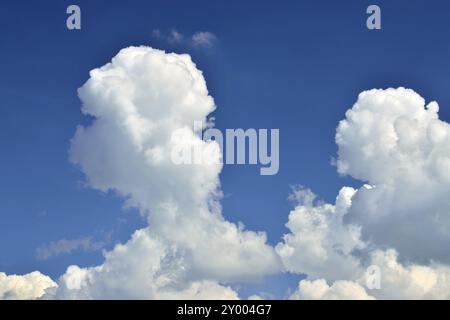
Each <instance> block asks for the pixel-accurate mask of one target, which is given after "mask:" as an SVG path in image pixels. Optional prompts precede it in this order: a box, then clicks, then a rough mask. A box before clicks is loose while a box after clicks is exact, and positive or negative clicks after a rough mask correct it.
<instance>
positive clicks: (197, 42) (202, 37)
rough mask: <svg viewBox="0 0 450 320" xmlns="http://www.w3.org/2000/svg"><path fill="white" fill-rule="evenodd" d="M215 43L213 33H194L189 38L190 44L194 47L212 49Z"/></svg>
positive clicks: (215, 38)
mask: <svg viewBox="0 0 450 320" xmlns="http://www.w3.org/2000/svg"><path fill="white" fill-rule="evenodd" d="M216 41H217V37H216V36H215V35H214V34H213V33H211V32H208V31H200V32H196V33H194V35H193V36H192V37H191V43H192V45H193V46H195V47H201V46H205V47H212V46H213V45H214V43H215V42H216Z"/></svg>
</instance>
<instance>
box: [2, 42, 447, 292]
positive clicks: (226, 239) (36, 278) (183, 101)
mask: <svg viewBox="0 0 450 320" xmlns="http://www.w3.org/2000/svg"><path fill="white" fill-rule="evenodd" d="M79 96H80V99H81V101H82V103H83V106H82V112H83V113H84V114H86V115H89V116H91V117H92V122H91V123H90V125H87V126H85V127H82V126H80V127H78V128H77V130H76V133H75V136H74V137H73V139H72V141H71V149H70V160H71V161H72V162H73V163H74V164H76V165H77V166H79V168H80V170H82V171H83V172H84V174H85V176H86V180H87V184H88V185H89V186H90V187H92V188H94V189H97V190H101V191H104V192H114V193H116V194H118V195H120V196H121V197H123V198H124V199H125V202H126V205H127V206H130V207H135V208H138V209H139V211H140V212H141V214H142V215H143V216H144V217H145V218H146V219H147V221H148V226H147V227H145V228H142V229H140V230H136V231H135V232H134V233H133V235H132V236H131V239H130V240H129V241H128V242H126V243H124V244H117V245H116V246H115V247H114V248H113V249H112V250H111V251H107V252H104V257H105V260H104V262H103V263H102V264H101V265H98V266H94V267H79V266H76V265H74V266H70V267H69V268H68V269H67V271H66V272H65V273H64V274H63V275H62V276H61V277H60V279H59V280H58V285H57V284H56V283H55V282H53V281H52V280H51V279H50V278H48V277H46V276H44V275H42V274H40V273H39V272H33V273H30V274H27V275H24V276H16V275H10V276H8V275H6V274H3V273H0V298H4V299H6V298H12V299H33V298H44V299H54V298H57V299H58V298H59V299H61V298H62V299H79V298H82V299H116V298H125V299H126V298H134V299H169V298H170V299H203V298H207V299H237V298H239V296H238V293H237V292H236V291H234V290H233V289H232V288H231V287H230V284H232V283H234V282H240V281H247V280H251V279H255V278H262V277H264V276H265V275H268V274H271V273H276V272H280V271H281V270H285V271H288V272H292V273H297V274H304V275H306V277H307V278H306V279H304V280H302V281H300V283H299V286H298V288H297V289H296V291H295V292H294V293H293V294H292V295H291V296H290V298H291V299H374V298H376V299H399V298H406V299H448V298H450V280H449V279H450V267H449V265H448V263H450V255H449V254H448V252H449V247H448V246H449V243H450V242H449V240H450V232H449V230H450V214H449V212H450V210H449V209H450V202H449V201H447V197H446V195H447V193H448V191H449V189H450V188H449V187H450V178H449V174H448V172H450V170H449V169H450V167H449V164H450V127H449V124H447V123H446V122H444V121H441V120H439V117H438V110H439V107H438V105H437V103H436V102H431V103H429V104H425V101H424V99H423V98H422V97H420V96H419V95H418V94H417V93H415V92H414V91H412V90H408V89H404V88H398V89H386V90H375V89H374V90H370V91H365V92H362V93H361V94H360V95H359V97H358V100H357V102H356V103H355V104H354V106H353V107H352V108H351V109H350V110H349V111H347V113H346V117H345V119H344V120H342V121H341V122H340V124H339V126H338V128H337V130H336V143H337V145H338V158H337V160H336V165H337V169H338V172H339V173H340V174H342V175H350V176H352V177H353V178H355V179H357V180H360V181H361V187H360V188H358V189H355V188H350V187H343V188H342V189H341V190H340V192H339V194H338V196H337V197H336V201H335V203H333V204H330V203H325V202H322V201H318V200H317V197H316V195H315V194H314V193H313V192H312V191H311V190H309V189H306V188H303V187H300V188H295V189H294V190H293V193H292V195H291V196H290V200H291V201H294V203H295V208H294V209H293V210H292V211H291V212H290V213H289V217H288V222H287V224H286V227H287V228H288V232H287V233H286V234H285V235H284V236H283V238H282V240H281V241H280V243H278V244H277V245H276V247H275V248H273V247H271V246H270V245H268V244H267V239H266V235H265V234H264V233H263V232H254V231H249V230H246V229H245V227H244V226H243V225H242V224H235V223H231V222H229V221H227V220H226V219H225V217H224V216H223V214H222V210H221V205H220V198H221V188H220V181H219V174H220V172H221V170H222V165H221V164H220V161H216V160H217V157H219V156H220V154H219V152H203V151H206V150H209V151H210V150H211V149H212V150H216V151H218V149H219V146H218V145H217V143H216V142H215V141H203V140H201V139H200V137H199V135H198V134H199V131H200V130H201V128H200V129H194V128H193V123H194V121H201V122H202V123H209V121H208V119H207V117H208V115H209V114H210V113H211V112H212V111H213V110H214V109H215V104H214V100H213V98H212V97H211V96H210V95H209V93H208V90H207V87H206V83H205V79H204V78H203V75H202V73H201V71H199V70H198V69H197V68H196V66H195V64H194V63H193V62H192V61H191V58H190V56H189V55H179V54H173V53H165V52H164V51H160V50H156V49H152V48H148V47H130V48H126V49H123V50H121V51H120V52H119V53H118V54H117V55H116V56H115V57H114V58H113V59H112V61H111V62H110V63H108V64H106V65H104V66H103V67H100V68H97V69H94V70H92V71H91V72H90V78H89V80H88V81H87V82H86V83H85V84H84V85H83V86H82V87H81V88H80V89H79ZM173 132H177V133H178V134H179V137H178V139H174V138H173V135H172V133H173ZM180 146H183V148H186V146H188V147H192V148H196V149H198V150H200V153H202V154H203V155H206V156H207V157H210V159H209V160H211V161H203V162H202V164H192V165H177V164H175V163H174V162H172V161H171V156H172V150H173V149H174V148H177V147H180ZM80 246H81V247H83V244H81V245H80V244H79V243H78V244H77V243H75V244H73V243H62V244H61V243H55V244H53V245H51V246H49V247H48V248H46V250H43V252H45V253H48V254H47V256H49V255H51V254H56V253H59V252H64V250H65V251H68V250H69V251H70V250H72V249H73V248H78V247H80ZM61 248H63V249H61ZM61 250H62V251H61ZM44 255H45V254H44ZM373 265H374V266H377V268H378V269H379V271H380V277H381V278H380V288H379V289H369V288H367V286H366V281H367V274H366V270H367V267H369V266H373ZM258 297H259V296H256V295H254V296H251V298H258Z"/></svg>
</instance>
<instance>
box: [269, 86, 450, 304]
mask: <svg viewBox="0 0 450 320" xmlns="http://www.w3.org/2000/svg"><path fill="white" fill-rule="evenodd" d="M438 110H439V108H438V105H437V103H436V102H431V103H429V104H428V105H425V101H424V99H423V98H422V97H420V96H419V95H418V94H416V93H415V92H414V91H412V90H408V89H404V88H398V89H387V90H370V91H365V92H362V93H361V94H360V95H359V98H358V101H357V102H356V103H355V105H354V106H353V108H352V109H350V110H349V111H347V113H346V119H344V120H343V121H341V122H340V124H339V126H338V128H337V132H336V142H337V144H338V147H339V151H338V159H337V168H338V171H339V173H341V174H346V175H351V176H352V177H354V178H355V179H358V180H361V181H363V182H365V183H366V184H365V185H363V186H362V187H361V188H360V189H358V190H354V189H351V188H347V187H344V188H343V189H342V190H341V192H340V193H339V195H338V197H337V200H336V204H335V205H330V204H313V203H312V202H311V201H310V202H309V203H306V204H305V203H299V205H298V206H297V207H296V208H295V209H294V210H293V211H292V212H291V214H290V215H289V222H288V224H287V227H288V228H289V230H290V233H289V234H286V235H285V236H284V239H283V242H281V243H280V244H278V245H277V251H278V253H279V254H280V256H281V257H282V259H283V261H284V263H285V264H286V265H287V267H288V268H289V270H290V271H292V272H297V273H306V274H307V275H308V277H309V278H311V279H312V280H313V281H311V280H304V281H302V282H300V284H299V288H298V291H297V292H296V293H294V294H293V295H292V298H302V297H307V298H308V297H312V298H314V297H316V298H349V297H350V298H351V297H355V298H371V297H372V296H373V297H376V298H426V299H429V298H450V281H449V279H450V268H449V267H447V264H448V263H449V260H450V251H449V244H450V242H449V240H450V231H449V230H450V202H449V201H448V200H447V198H448V197H446V195H447V194H448V192H449V191H450V180H449V177H448V174H449V172H450V171H449V170H450V167H449V165H450V126H449V125H448V124H447V123H445V122H443V121H441V120H439V118H438ZM303 192H310V191H303ZM307 198H308V199H311V198H312V196H309V197H307ZM305 252H306V253H307V254H306V256H305ZM369 265H373V266H376V267H377V268H378V270H380V276H381V281H380V288H379V289H373V290H370V297H369V296H366V294H365V293H364V291H362V290H365V289H364V287H363V286H365V285H366V280H367V276H366V274H365V271H366V267H368V266H369ZM321 278H322V279H321ZM339 280H344V281H346V282H342V281H339Z"/></svg>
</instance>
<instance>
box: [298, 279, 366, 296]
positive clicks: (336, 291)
mask: <svg viewBox="0 0 450 320" xmlns="http://www.w3.org/2000/svg"><path fill="white" fill-rule="evenodd" d="M290 299H292V300H373V299H374V297H372V296H370V295H368V294H367V292H366V290H365V289H364V287H362V286H361V285H360V284H358V283H355V282H352V281H336V282H334V283H333V284H332V285H331V286H329V285H328V284H327V282H326V281H325V280H324V279H318V280H314V281H309V280H302V281H300V283H299V285H298V289H297V290H296V291H295V292H294V293H293V294H292V295H291V296H290Z"/></svg>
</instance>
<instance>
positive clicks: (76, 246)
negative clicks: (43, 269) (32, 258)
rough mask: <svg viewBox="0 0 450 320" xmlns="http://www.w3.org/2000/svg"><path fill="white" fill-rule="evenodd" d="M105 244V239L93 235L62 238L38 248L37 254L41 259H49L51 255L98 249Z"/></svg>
mask: <svg viewBox="0 0 450 320" xmlns="http://www.w3.org/2000/svg"><path fill="white" fill-rule="evenodd" d="M104 246H105V242H103V241H94V240H93V239H92V237H84V238H80V239H61V240H58V241H54V242H50V243H48V244H46V245H43V246H41V247H39V248H37V249H36V256H37V258H38V259H40V260H47V259H49V258H50V257H53V256H57V255H60V254H63V253H70V252H72V251H75V250H80V249H81V250H84V251H98V250H101V249H102V248H103V247H104Z"/></svg>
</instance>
